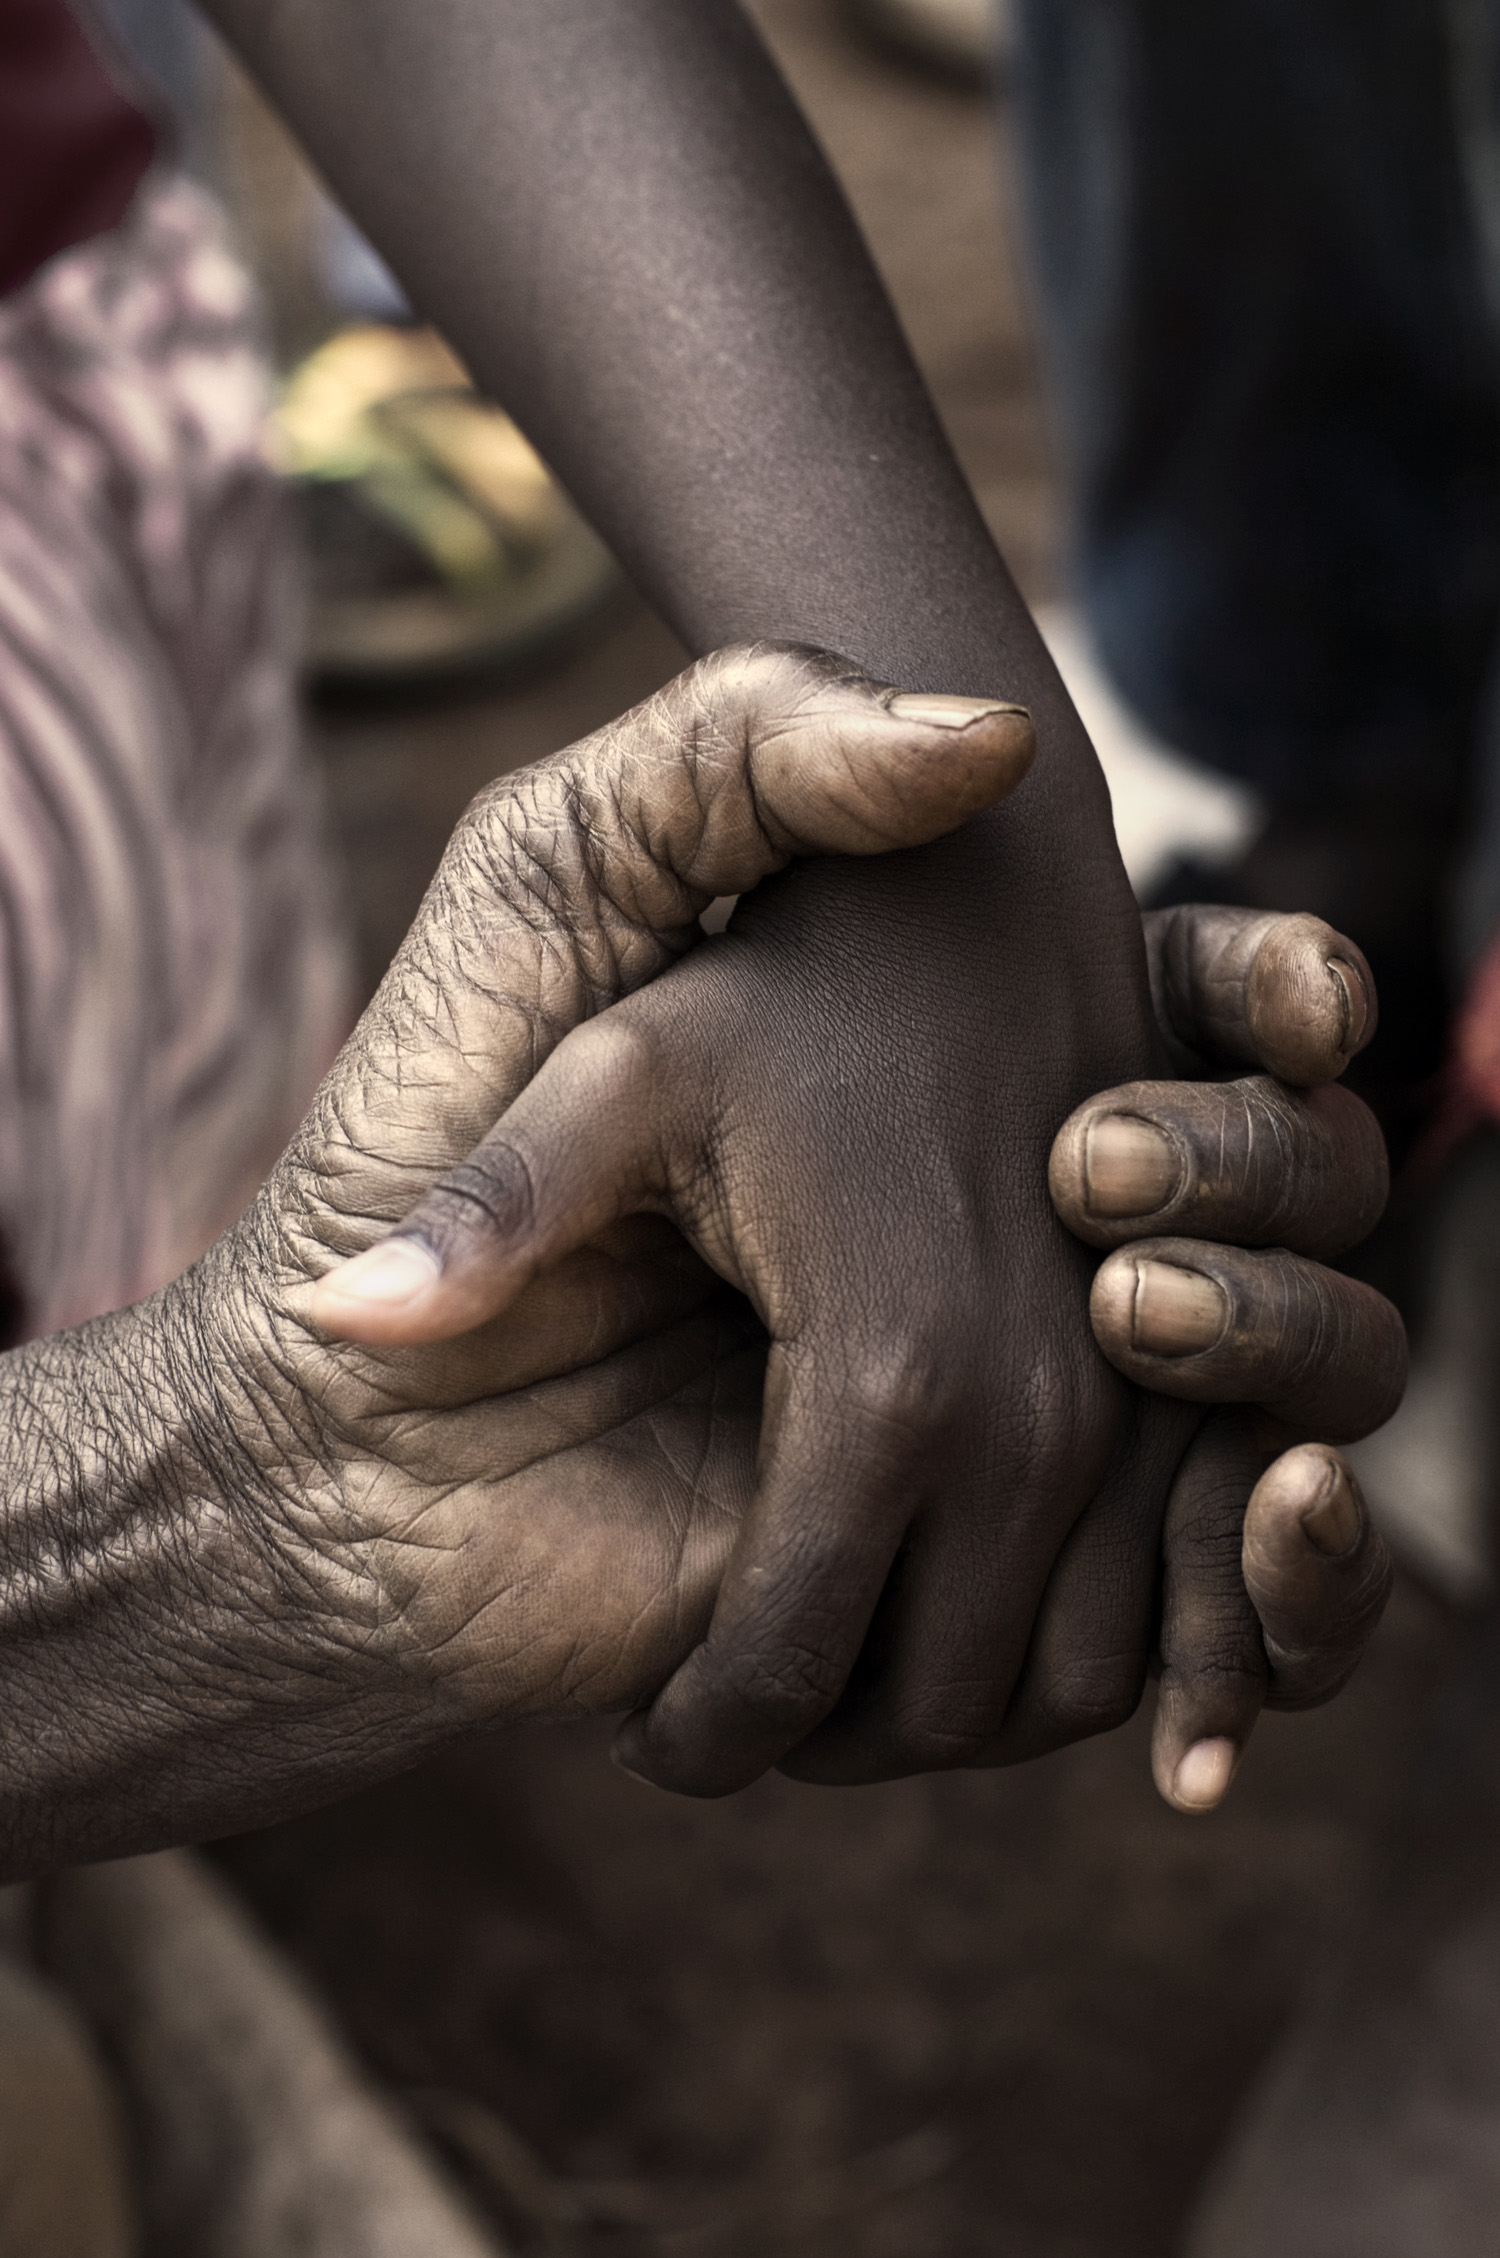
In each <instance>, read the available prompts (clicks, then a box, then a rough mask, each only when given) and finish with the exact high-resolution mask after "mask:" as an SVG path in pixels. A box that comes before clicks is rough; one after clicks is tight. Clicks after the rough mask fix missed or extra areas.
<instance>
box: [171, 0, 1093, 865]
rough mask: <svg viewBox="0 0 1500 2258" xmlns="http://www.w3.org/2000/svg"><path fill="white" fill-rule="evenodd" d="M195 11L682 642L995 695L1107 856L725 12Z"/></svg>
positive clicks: (1043, 677)
mask: <svg viewBox="0 0 1500 2258" xmlns="http://www.w3.org/2000/svg"><path fill="white" fill-rule="evenodd" d="M206 4H207V8H208V12H209V13H210V14H211V15H213V16H214V17H215V18H216V19H217V21H218V22H219V23H220V25H221V26H222V27H223V29H224V30H225V32H226V33H227V34H228V36H229V37H230V38H231V39H232V40H233V41H234V43H235V44H236V46H237V47H238V48H239V49H240V51H241V52H242V53H243V54H244V55H245V57H246V58H247V60H248V61H249V63H250V64H251V66H252V67H253V68H254V69H255V70H256V71H257V72H258V74H259V75H260V77H261V78H262V80H263V81H264V83H265V85H266V86H267V88H268V90H269V92H270V94H271V96H272V98H273V100H274V101H275V102H276V103H277V105H278V106H279V107H280V108H281V109H282V110H284V112H285V114H286V115H287V116H288V118H289V119H290V120H291V122H292V123H293V125H294V126H295V127H296V129H297V130H298V132H299V133H300V134H301V135H302V137H303V139H304V141H305V142H306V144H307V146H308V148H309V149H310V150H311V151H312V153H313V154H314V156H315V157H316V158H317V160H318V162H319V163H320V164H321V165H322V166H323V167H324V169H325V170H326V172H327V174H328V176H329V178H330V180H331V181H332V183H333V185H334V187H335V189H336V190H337V191H338V193H339V194H340V195H341V196H342V197H343V198H344V199H345V200H346V202H347V203H348V205H349V207H350V208H351V210H352V211H353V212H354V213H355V215H356V217H357V218H358V219H359V220H360V222H361V223H362V224H363V225H364V226H365V227H366V228H367V229H368V231H369V232H370V234H371V235H372V237H373V238H374V240H375V241H376V242H377V244H378V245H379V247H380V248H381V250H382V251H383V252H385V254H386V255H387V256H388V257H389V258H390V259H391V261H392V263H393V264H394V266H395V268H396V270H397V272H398V273H399V274H400V275H401V277H402V279H403V280H404V281H405V283H406V284H407V286H408V288H409V289H410V290H411V292H412V294H413V296H414V298H415V300H416V302H417V304H418V305H419V307H420V308H421V310H422V311H423V312H424V313H426V314H428V315H430V316H431V318H432V319H433V320H434V321H436V322H437V323H438V324H439V325H440V326H441V327H442V328H443V329H444V331H445V332H446V333H447V334H448V335H449V336H450V337H451V338H452V340H453V341H454V343H455V344H456V345H457V347H458V348H459V350H460V351H461V352H462V353H463V354H464V356H465V358H466V359H467V360H468V362H469V364H470V365H471V367H472V368H473V370H474V372H475V374H476V376H477V377H478V379H479V380H480V382H481V383H482V384H483V385H484V386H485V387H486V388H487V389H488V390H489V391H491V392H492V393H493V394H494V395H495V396H496V397H498V398H499V399H500V400H502V401H503V402H504V404H505V405H506V406H507V407H508V408H509V409H510V410H511V411H512V412H513V413H514V414H515V415H516V416H517V417H518V419H519V420H520V421H521V422H522V424H523V425H524V426H525V427H526V429H527V430H528V431H529V432H530V434H531V435H532V437H533V438H534V439H535V440H536V442H537V443H538V445H539V446H540V447H541V449H542V450H543V452H544V453H545V454H546V455H547V457H548V458H549V460H550V461H551V462H552V463H553V464H554V465H555V467H556V468H557V470H558V472H559V474H560V475H561V476H562V478H563V479H564V480H565V482H566V483H567V484H568V486H569V487H570V488H571V489H572V491H573V492H574V494H575V495H576V496H577V498H578V500H579V502H580V503H581V505H582V506H583V508H584V509H585V510H586V511H587V512H588V514H589V515H590V516H591V517H592V518H593V520H594V522H595V523H596V524H597V525H598V526H599V528H600V530H601V532H602V533H603V534H604V536H605V537H606V539H607V540H608V541H609V542H610V543H611V544H612V546H613V547H614V549H615V550H616V552H617V554H618V555H619V556H620V557H621V559H622V560H623V561H624V563H625V564H626V565H627V567H628V568H629V569H630V571H631V572H632V573H633V575H634V576H635V578H636V579H637V581H638V582H639V584H640V586H641V587H642V588H643V589H644V591H645V592H646V593H647V594H648V595H649V596H650V597H651V599H652V600H653V602H655V603H656V604H657V605H658V606H659V607H660V609H661V610H662V611H663V613H664V614H665V615H666V616H667V618H668V619H669V620H670V621H671V622H672V624H673V625H674V626H675V627H676V628H677V629H678V631H679V632H680V633H681V634H682V636H683V637H684V639H685V640H686V641H687V643H688V644H689V645H690V646H691V647H692V648H694V649H695V650H699V651H703V650H708V649H711V648H713V647H715V646H717V645H719V644H723V643H727V642H730V641H733V640H736V639H738V638H741V637H748V636H760V635H765V636H772V637H781V638H785V639H788V640H792V641H807V642H812V643H819V644H823V645H826V646H827V647H829V648H831V649H834V650H839V651H843V652H846V653H848V654H849V655H851V656H853V657H855V658H858V659H859V660H860V661H861V663H862V664H864V665H866V666H868V667H869V668H870V669H871V670H872V671H873V672H875V673H877V674H880V675H883V676H885V677H886V678H887V679H889V680H894V681H898V682H901V683H904V684H908V685H910V686H912V687H920V688H933V689H948V690H955V691H972V692H979V693H986V692H1003V693H1004V694H1006V695H1007V696H1013V697H1019V698H1021V699H1023V700H1025V702H1027V703H1028V704H1030V705H1032V706H1033V708H1034V710H1036V712H1037V715H1038V720H1039V723H1040V724H1041V726H1042V728H1043V731H1044V735H1043V743H1044V747H1045V748H1046V750H1047V754H1048V760H1047V763H1046V766H1047V768H1049V769H1051V770H1054V771H1056V772H1058V773H1059V774H1060V773H1061V772H1062V771H1063V770H1065V769H1066V770H1071V771H1072V772H1073V773H1072V783H1073V789H1072V791H1071V793H1070V801H1071V807H1070V821H1071V823H1072V825H1073V826H1075V827H1076V826H1078V825H1079V824H1080V823H1082V824H1083V825H1084V826H1085V827H1086V828H1092V829H1094V830H1097V831H1099V832H1100V833H1101V834H1102V835H1103V836H1105V837H1107V836H1108V811H1107V802H1106V801H1105V799H1104V795H1103V793H1102V789H1099V788H1097V787H1096V788H1095V789H1094V790H1093V791H1092V792H1085V794H1084V798H1083V801H1082V802H1080V798H1079V783H1080V779H1081V778H1082V776H1083V775H1084V774H1086V773H1092V774H1094V775H1096V772H1095V771H1094V764H1093V763H1092V761H1091V759H1090V757H1089V755H1088V753H1087V749H1086V747H1085V745H1084V743H1083V740H1082V737H1081V733H1079V732H1077V730H1076V725H1075V724H1073V723H1072V721H1071V717H1070V716H1068V715H1067V713H1066V707H1065V701H1063V700H1062V698H1061V693H1060V690H1059V687H1058V685H1057V682H1056V677H1055V675H1054V673H1053V671H1052V668H1051V666H1050V663H1049V662H1048V660H1047V658H1046V654H1045V652H1044V651H1043V649H1042V647H1041V645H1040V642H1039V640H1038V638H1037V636H1036V633H1035V630H1034V628H1033V626H1032V624H1031V621H1030V619H1029V618H1028V616H1027V613H1026V610H1025V607H1024V605H1023V604H1022V602H1021V600H1020V598H1019V596H1018V594H1017V592H1016V590H1015V587H1014V585H1013V583H1012V582H1011V580H1010V578H1009V575H1008V574H1007V572H1006V570H1005V567H1004V565H1003V563H1002V561H1001V559H1000V557H999V555H998V553H997V551H996V549H995V546H994V543H993V542H992V541H991V539H990V537H989V535H988V533H987V531H986V529H985V527H984V525H983V522H982V520H981V519H980V517H979V514H978V511H977V510H976V508H975V506H974V503H973V501H972V498H971V496H970V494H969V491H968V488H967V486H966V485H965V482H964V479H963V476H962V474H961V472H960V470H959V468H958V466H957V463H956V462H955V460H954V457H953V455H952V452H951V450H950V448H949V446H948V444H947V442H946V440H945V438H944V437H943V434H942V432H941V429H940V427H939V425H938V423H937V420H936V417H935V415H934V413H933V411H932V408H931V405H930V403H929V401H928V398H927V395H926V392H925V390H924V388H923V385H922V382H921V379H920V377H919V375H918V373H917V371H916V369H915V366H914V364H913V362H912V360H911V356H910V354H909V352H908V350H907V347H906V345H905V342H904V340H903V338H902V336H901V333H900V330H899V328H898V325H897V323H896V320H895V317H894V315H893V314H892V312H891V309H890V306H889V303H888V301H887V299H886V296H885V293H884V291H883V289H882V287H881V285H880V282H879V280H878V278H877V276H876V274H875V270H874V267H873V265H872V263H871V261H870V259H869V256H868V253H867V252H866V250H865V248H864V245H863V243H862V241H861V239H860V237H859V234H858V231H857V229H856V228H855V226H854V223H853V221H852V219H851V217H850V215H849V213H848V210H847V207H846V206H845V204H844V201H843V199H842V197H841V195H840V193H839V191H838V189H837V187H836V186H835V184H834V182H833V179H832V176H831V175H830V173H829V171H828V168H827V166H826V164H825V163H824V161H823V159H822V157H821V155H820V154H819V152H818V150H817V148H816V146H815V144H814V142H813V141H812V138H811V136H810V135H809V133H808V132H807V129H806V127H805V126H804V124H803V122H802V120H801V118H800V117H799V115H798V113H797V111H796V109H795V107H794V105H793V104H792V102H791V100H790V97H789V96H788V94H787V93H786V90H785V88H784V86H783V85H782V83H781V81H780V79H779V77H778V75H777V73H776V71H775V69H774V66H773V65H772V64H771V62H770V60H769V58H768V57H767V55H766V53H765V51H764V49H763V47H762V46H761V44H760V41H759V39H758V37H757V35H756V34H755V32H754V31H753V29H752V28H751V27H750V25H749V24H748V22H747V21H746V19H745V17H744V15H743V14H742V12H741V10H740V9H739V8H738V7H737V6H736V5H735V4H734V0H420V4H417V0H206ZM1046 789H1047V787H1046V781H1045V779H1044V777H1043V776H1042V775H1041V774H1040V773H1039V776H1038V779H1037V780H1036V784H1035V785H1034V787H1033V789H1032V790H1031V791H1030V792H1029V793H1028V795H1027V799H1028V802H1029V803H1030V808H1029V810H1028V812H1032V811H1035V810H1036V809H1037V807H1038V803H1039V802H1040V800H1041V799H1042V797H1043V796H1044V794H1045V793H1046ZM1019 812H1020V811H1019V809H1018V811H1017V813H1018V814H1019Z"/></svg>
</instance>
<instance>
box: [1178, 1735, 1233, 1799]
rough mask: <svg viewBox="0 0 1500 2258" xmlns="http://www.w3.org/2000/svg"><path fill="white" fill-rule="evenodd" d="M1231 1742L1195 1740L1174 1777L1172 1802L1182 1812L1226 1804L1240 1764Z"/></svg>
mask: <svg viewBox="0 0 1500 2258" xmlns="http://www.w3.org/2000/svg"><path fill="white" fill-rule="evenodd" d="M1239 1754H1240V1752H1239V1750H1238V1749H1237V1748H1236V1747H1235V1745H1234V1742H1233V1741H1231V1740H1224V1739H1222V1738H1221V1739H1219V1740H1212V1741H1194V1743H1193V1745H1192V1747H1191V1748H1190V1749H1189V1750H1188V1752H1187V1754H1186V1756H1184V1758H1183V1759H1182V1762H1181V1763H1180V1764H1179V1765H1178V1767H1177V1770H1176V1771H1175V1772H1174V1773H1173V1775H1172V1801H1173V1802H1174V1803H1175V1804H1176V1805H1177V1807H1178V1809H1179V1810H1180V1811H1212V1810H1213V1809H1214V1808H1215V1806H1216V1805H1218V1804H1220V1803H1222V1802H1223V1800H1224V1797H1225V1795H1226V1794H1227V1793H1228V1790H1229V1783H1230V1781H1231V1780H1232V1779H1233V1778H1234V1768H1235V1765H1236V1764H1237V1763H1238V1762H1239Z"/></svg>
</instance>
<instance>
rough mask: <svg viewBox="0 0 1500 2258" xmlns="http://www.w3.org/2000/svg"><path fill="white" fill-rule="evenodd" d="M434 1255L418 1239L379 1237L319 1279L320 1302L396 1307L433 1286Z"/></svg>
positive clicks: (434, 1278) (317, 1294)
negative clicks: (369, 1246) (370, 1245)
mask: <svg viewBox="0 0 1500 2258" xmlns="http://www.w3.org/2000/svg"><path fill="white" fill-rule="evenodd" d="M438 1276H439V1270H438V1261H437V1257H436V1255H434V1254H433V1253H431V1252H430V1250H429V1249H428V1248H426V1247H424V1246H423V1245H422V1243H421V1241H420V1240H418V1239H382V1240H381V1242H380V1244H379V1246H378V1247H371V1248H369V1249H368V1250H367V1252H366V1253H364V1254H357V1255H354V1256H353V1257H352V1258H351V1260H349V1261H348V1262H346V1263H343V1264H341V1265H340V1267H339V1268H338V1269H337V1270H331V1271H330V1272H329V1273H328V1276H327V1277H326V1278H322V1279H320V1280H319V1281H318V1287H317V1292H316V1295H315V1297H314V1311H315V1312H316V1305H317V1303H318V1302H319V1301H341V1302H357V1303H359V1304H360V1305H362V1306H363V1307H365V1308H370V1309H399V1308H400V1307H401V1305H402V1303H404V1302H410V1301H415V1300H416V1299H417V1298H418V1296H419V1295H421V1294H425V1293H426V1292H427V1291H428V1290H429V1288H430V1287H432V1286H434V1285H436V1283H437V1280H438Z"/></svg>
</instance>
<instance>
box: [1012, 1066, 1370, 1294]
mask: <svg viewBox="0 0 1500 2258" xmlns="http://www.w3.org/2000/svg"><path fill="white" fill-rule="evenodd" d="M1049 1182H1050V1185H1051V1190H1052V1200H1053V1205H1054V1206H1055V1207H1056V1209H1057V1212H1058V1214H1059V1215H1060V1216H1061V1218H1062V1220H1063V1222H1064V1223H1066V1224H1067V1226H1068V1228H1069V1230H1070V1231H1072V1232H1073V1233H1074V1234H1075V1235H1076V1236H1077V1237H1078V1238H1080V1239H1083V1240H1085V1241H1086V1242H1087V1244H1088V1245H1090V1246H1096V1247H1117V1246H1122V1245H1124V1244H1125V1243H1127V1242H1128V1241H1130V1240H1134V1239H1139V1238H1140V1237H1141V1236H1142V1235H1143V1234H1146V1233H1149V1234H1150V1235H1151V1236H1153V1237H1154V1236H1158V1235H1162V1236H1165V1235H1169V1234H1173V1235H1194V1236H1197V1235H1201V1236H1203V1237H1205V1238H1213V1239H1225V1240H1230V1241H1234V1242H1236V1243H1238V1244H1241V1245H1246V1246H1277V1247H1289V1248H1291V1249H1292V1250H1293V1251H1295V1252H1296V1253H1299V1254H1306V1255H1316V1256H1323V1257H1326V1256H1329V1255H1334V1254H1340V1253H1342V1252H1343V1251H1344V1249H1345V1248H1347V1247H1352V1246H1356V1245H1357V1244H1358V1243H1359V1241H1360V1240H1361V1239H1363V1238H1365V1237H1366V1236H1367V1235H1368V1234H1369V1232H1370V1231H1371V1230H1373V1228H1374V1226H1375V1224H1376V1223H1377V1222H1378V1221H1379V1219H1380V1215H1381V1213H1382V1211H1383V1209H1384V1207H1385V1203H1386V1198H1387V1195H1388V1193H1389V1190H1390V1169H1389V1164H1388V1162H1387V1159H1386V1150H1385V1140H1384V1138H1383V1137H1382V1136H1381V1133H1380V1126H1379V1124H1378V1122H1377V1121H1376V1119H1375V1116H1374V1115H1373V1113H1371V1111H1370V1109H1369V1107H1368V1106H1366V1105H1365V1104H1363V1103H1362V1101H1361V1100H1360V1099H1359V1098H1356V1097H1354V1096H1353V1095H1352V1094H1351V1093H1350V1092H1349V1091H1348V1090H1342V1089H1339V1088H1337V1087H1330V1088H1325V1089H1318V1090H1294V1089H1288V1088H1286V1087H1285V1086H1284V1085H1283V1084H1281V1083H1279V1082H1274V1081H1272V1080H1271V1079H1270V1078H1269V1076H1266V1075H1252V1076H1249V1077H1247V1078H1246V1079H1244V1080H1242V1081H1237V1082H1130V1083H1126V1084H1123V1085H1122V1086H1121V1087H1120V1088H1118V1089H1115V1090H1107V1091H1105V1092H1104V1093H1102V1095H1100V1096H1099V1097H1096V1098H1091V1099H1089V1100H1088V1102H1087V1103H1086V1104H1084V1105H1081V1106H1080V1107H1079V1108H1078V1109H1077V1111H1076V1112H1075V1113H1073V1114H1072V1115H1070V1116H1069V1118H1068V1120H1067V1121H1065V1122H1064V1124H1063V1126H1062V1128H1061V1129H1060V1130H1059V1132H1058V1134H1057V1137H1056V1139H1055V1141H1054V1143H1053V1147H1052V1156H1051V1161H1050V1164H1049Z"/></svg>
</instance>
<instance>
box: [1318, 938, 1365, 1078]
mask: <svg viewBox="0 0 1500 2258" xmlns="http://www.w3.org/2000/svg"><path fill="white" fill-rule="evenodd" d="M1327 963H1328V972H1329V977H1330V978H1331V979H1332V981H1333V984H1334V986H1335V987H1336V988H1337V989H1338V991H1339V995H1340V999H1341V1001H1340V1005H1339V1009H1340V1011H1341V1012H1342V1014H1343V1020H1344V1039H1343V1041H1342V1043H1341V1044H1340V1045H1339V1048H1340V1050H1342V1051H1346V1052H1347V1053H1348V1054H1349V1055H1350V1056H1351V1057H1352V1056H1353V1054H1354V1052H1355V1051H1357V1050H1358V1049H1359V1046H1360V1042H1361V1039H1362V1038H1363V1035H1364V1031H1365V1026H1366V1023H1367V1021H1368V1020H1369V1017H1370V999H1369V997H1368V996H1367V995H1366V994H1365V984H1364V982H1363V980H1362V979H1361V978H1360V976H1359V972H1358V970H1357V969H1356V967H1355V966H1354V965H1352V964H1350V963H1349V962H1348V961H1347V959H1346V958H1344V957H1329V958H1328V960H1327Z"/></svg>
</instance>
